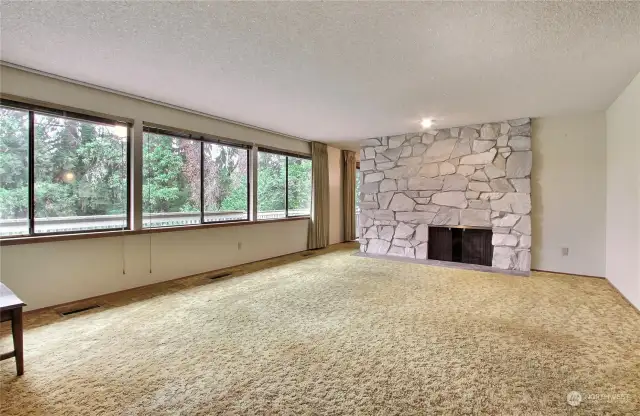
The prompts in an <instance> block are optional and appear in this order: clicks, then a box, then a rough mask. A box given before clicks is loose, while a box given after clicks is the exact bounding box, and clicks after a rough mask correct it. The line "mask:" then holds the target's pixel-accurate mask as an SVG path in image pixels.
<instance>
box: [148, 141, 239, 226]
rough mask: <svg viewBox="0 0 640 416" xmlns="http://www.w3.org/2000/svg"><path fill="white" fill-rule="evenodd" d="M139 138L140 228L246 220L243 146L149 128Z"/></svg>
mask: <svg viewBox="0 0 640 416" xmlns="http://www.w3.org/2000/svg"><path fill="white" fill-rule="evenodd" d="M143 137H144V145H143V195H142V199H143V218H144V221H143V226H144V227H164V226H176V225H189V224H200V223H203V222H205V223H209V222H222V221H241V220H248V219H249V192H248V186H249V180H248V178H249V169H248V152H249V150H248V149H247V148H243V147H236V146H230V145H226V144H220V143H213V142H209V141H205V140H202V139H199V140H192V139H188V138H184V137H179V136H177V135H175V136H173V135H170V134H158V133H152V132H150V131H147V132H144V136H143ZM201 193H202V198H201V197H200V195H201Z"/></svg>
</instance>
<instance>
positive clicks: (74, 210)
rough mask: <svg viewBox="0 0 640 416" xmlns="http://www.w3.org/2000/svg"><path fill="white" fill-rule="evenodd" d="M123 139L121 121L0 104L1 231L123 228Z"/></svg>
mask: <svg viewBox="0 0 640 416" xmlns="http://www.w3.org/2000/svg"><path fill="white" fill-rule="evenodd" d="M31 134H32V135H33V149H30V146H29V143H30V135H31ZM127 145H128V127H127V126H126V125H122V124H118V123H115V122H110V121H107V120H105V122H104V123H102V122H95V121H94V120H92V121H88V120H84V119H79V118H75V117H74V118H71V117H61V116H57V115H51V114H45V113H41V112H39V111H32V110H22V109H14V108H9V107H1V108H0V235H4V236H7V235H24V234H45V233H60V232H77V231H91V230H106V229H122V228H126V227H127V224H128V220H127V211H128V210H127V206H128V198H127V166H128V164H127ZM31 151H32V152H33V158H31V157H30V152H31ZM29 167H32V168H33V178H31V180H32V181H33V184H30V182H29V181H30V178H29ZM30 185H31V186H32V189H33V192H34V195H33V198H32V199H31V200H30V198H29V192H30V190H29V189H30ZM30 212H33V213H34V215H33V218H30V215H29V214H30Z"/></svg>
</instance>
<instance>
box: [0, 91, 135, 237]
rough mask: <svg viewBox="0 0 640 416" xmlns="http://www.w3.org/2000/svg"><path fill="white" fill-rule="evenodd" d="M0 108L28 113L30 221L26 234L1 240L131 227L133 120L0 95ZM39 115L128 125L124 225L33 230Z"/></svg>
mask: <svg viewBox="0 0 640 416" xmlns="http://www.w3.org/2000/svg"><path fill="white" fill-rule="evenodd" d="M0 107H5V108H9V109H15V110H22V111H26V112H27V113H28V129H29V131H28V141H29V155H28V165H29V166H28V171H29V172H28V188H29V194H28V204H29V206H28V218H27V221H28V223H29V227H28V231H27V234H21V235H16V236H3V237H2V239H11V238H28V237H44V236H57V235H68V234H87V233H104V232H111V233H113V232H119V231H125V230H130V229H131V200H132V198H131V130H132V128H133V123H132V122H131V121H130V120H126V119H121V118H116V117H114V118H106V117H100V116H95V115H90V114H84V113H79V112H76V111H69V110H63V109H58V108H52V107H48V106H43V105H40V104H29V103H25V102H21V101H15V100H12V99H8V98H3V97H0ZM36 114H41V115H44V116H49V117H59V118H67V119H73V120H77V121H81V122H88V123H94V124H102V125H107V126H113V127H116V126H125V127H126V128H127V140H126V146H125V148H126V156H125V159H126V162H125V163H126V167H125V172H126V176H125V181H126V191H125V192H126V204H125V205H126V212H125V213H124V215H125V218H126V223H125V224H124V225H123V227H121V228H120V227H119V228H95V229H89V230H72V231H54V232H36V230H35V223H36V218H35V206H36V201H35V198H36V195H35V163H36V160H35V116H36Z"/></svg>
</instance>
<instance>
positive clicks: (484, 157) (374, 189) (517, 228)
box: [358, 118, 532, 272]
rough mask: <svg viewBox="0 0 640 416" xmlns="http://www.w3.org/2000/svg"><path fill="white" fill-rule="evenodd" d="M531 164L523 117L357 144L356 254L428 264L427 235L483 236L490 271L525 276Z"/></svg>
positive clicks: (527, 125) (527, 127) (528, 133)
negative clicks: (442, 231) (437, 231)
mask: <svg viewBox="0 0 640 416" xmlns="http://www.w3.org/2000/svg"><path fill="white" fill-rule="evenodd" d="M531 165H532V152H531V121H530V119H528V118H524V119H517V120H509V121H505V122H500V123H487V124H482V125H471V126H464V127H455V128H450V129H441V130H429V131H426V132H424V133H409V134H402V135H398V136H391V137H379V138H374V139H368V140H364V141H363V142H362V147H361V150H360V174H361V175H362V177H361V182H360V183H361V185H360V192H361V193H360V201H361V202H360V209H361V212H360V222H359V225H358V226H359V227H360V236H361V238H360V250H361V251H362V252H366V253H371V254H384V255H392V256H403V257H409V258H416V259H428V258H433V256H429V251H430V250H431V251H432V252H433V253H432V254H433V255H436V254H437V253H436V251H435V250H436V248H434V247H435V246H433V245H432V247H431V248H430V245H429V235H430V234H431V233H432V232H431V231H430V229H432V228H434V227H444V226H448V227H446V228H448V229H456V230H458V229H462V230H466V229H469V230H480V229H484V230H490V231H491V232H492V235H491V251H490V256H491V264H490V265H491V266H492V267H495V268H499V269H504V270H516V271H523V272H528V271H529V270H530V263H531V253H530V250H531V216H530V214H531V196H530V193H531V185H530V175H531ZM461 232H462V231H455V232H454V231H452V237H451V238H452V239H453V238H457V239H458V240H460V241H462V240H461V238H462V237H460V233H461ZM474 237H477V238H480V237H479V234H478V236H476V235H473V232H472V234H469V235H468V236H467V240H469V239H471V238H474ZM483 238H486V234H485V237H483ZM458 240H455V241H458ZM452 241H453V240H452ZM469 241H470V240H469ZM456 244H457V243H456ZM460 244H462V243H461V242H460ZM478 244H479V243H478ZM437 247H440V248H441V246H440V245H438V246H437ZM479 247H480V246H479ZM456 253H457V252H456ZM454 255H455V256H458V255H460V256H462V254H460V253H458V254H454ZM478 255H479V254H477V253H476V254H473V255H471V258H469V257H468V256H469V255H467V257H466V259H467V260H476V259H479V258H480V257H477V256H478ZM482 255H483V256H486V255H487V251H486V250H485V251H484V252H483V253H482ZM461 258H462V257H461ZM482 258H484V257H482ZM482 261H486V260H482ZM476 264H477V263H476Z"/></svg>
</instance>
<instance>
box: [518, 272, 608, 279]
mask: <svg viewBox="0 0 640 416" xmlns="http://www.w3.org/2000/svg"><path fill="white" fill-rule="evenodd" d="M531 271H532V272H540V273H551V274H566V275H567V276H578V277H590V278H592V279H605V278H604V277H602V276H591V275H589V274H577V273H565V272H553V271H551V270H540V269H531ZM605 280H606V279H605Z"/></svg>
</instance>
